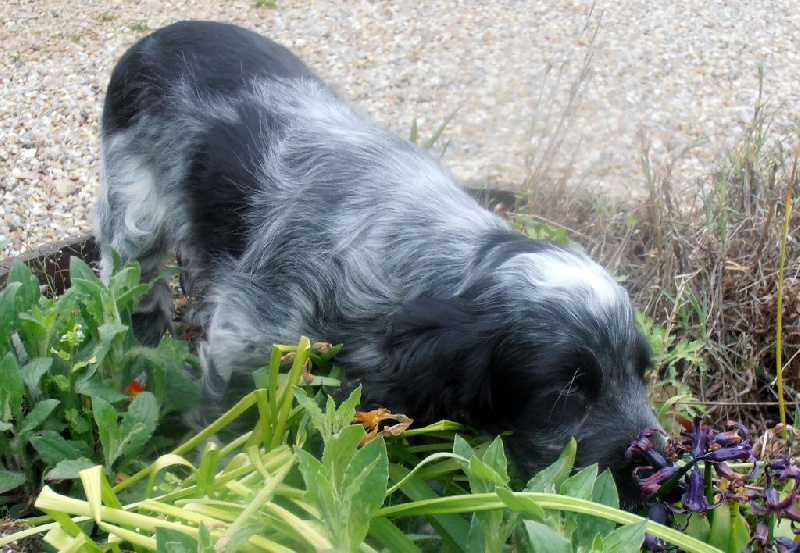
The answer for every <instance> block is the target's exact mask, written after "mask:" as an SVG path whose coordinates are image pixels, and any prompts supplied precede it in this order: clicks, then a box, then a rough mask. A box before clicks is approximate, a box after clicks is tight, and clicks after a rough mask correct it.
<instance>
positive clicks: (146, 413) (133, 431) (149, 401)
mask: <svg viewBox="0 0 800 553" xmlns="http://www.w3.org/2000/svg"><path fill="white" fill-rule="evenodd" d="M157 425H158V402H157V401H156V398H155V396H154V395H153V394H151V393H150V392H142V393H140V394H139V395H137V396H136V397H135V398H134V399H133V401H131V404H130V405H129V406H128V412H127V413H125V415H124V416H123V417H122V422H121V424H120V427H119V432H120V438H121V441H120V451H119V455H120V456H122V455H127V456H134V455H136V454H137V453H138V452H139V451H140V450H141V449H142V447H143V446H144V444H146V443H147V441H148V440H149V439H150V438H151V437H152V435H153V432H155V429H156V426H157Z"/></svg>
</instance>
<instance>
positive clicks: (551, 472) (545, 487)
mask: <svg viewBox="0 0 800 553" xmlns="http://www.w3.org/2000/svg"><path fill="white" fill-rule="evenodd" d="M577 449H578V443H577V442H576V441H575V438H571V439H570V441H569V443H567V446H566V447H565V448H564V451H562V452H561V455H560V456H559V457H558V459H557V460H556V462H554V463H553V464H552V465H550V466H549V467H547V468H545V469H543V470H541V471H539V472H538V473H537V474H536V476H534V477H533V478H531V479H530V481H528V484H527V485H526V486H525V491H527V492H545V493H555V492H556V490H557V489H558V488H559V487H560V486H561V483H562V482H564V480H566V478H567V476H569V474H570V473H571V472H572V467H573V465H574V464H575V452H576V451H577Z"/></svg>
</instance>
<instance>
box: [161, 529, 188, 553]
mask: <svg viewBox="0 0 800 553" xmlns="http://www.w3.org/2000/svg"><path fill="white" fill-rule="evenodd" d="M197 551H198V544H197V540H196V539H194V538H193V537H192V536H190V535H188V534H185V533H183V532H180V531H178V530H173V529H172V528H156V552H157V553H197Z"/></svg>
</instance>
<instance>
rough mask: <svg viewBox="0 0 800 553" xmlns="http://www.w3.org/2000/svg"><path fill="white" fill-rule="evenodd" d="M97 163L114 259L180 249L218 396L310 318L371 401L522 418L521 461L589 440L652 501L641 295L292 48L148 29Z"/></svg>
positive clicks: (206, 30)
mask: <svg viewBox="0 0 800 553" xmlns="http://www.w3.org/2000/svg"><path fill="white" fill-rule="evenodd" d="M102 158H103V177H102V191H101V196H100V201H99V203H98V211H97V217H98V219H97V237H98V239H99V242H100V244H101V246H102V248H103V250H104V251H103V261H102V270H103V273H104V274H105V276H106V277H107V276H108V273H109V272H110V266H111V261H110V253H109V252H110V248H113V249H114V250H116V251H117V252H119V254H120V255H121V256H122V258H123V260H127V259H136V260H138V261H139V262H140V263H141V266H142V271H143V276H144V278H145V279H152V278H153V277H155V276H156V275H158V274H159V272H160V271H161V270H162V268H163V263H164V259H165V257H166V256H167V254H168V251H169V250H170V249H171V248H173V247H174V248H175V250H176V251H177V254H178V255H179V256H180V259H181V260H182V264H183V266H184V267H185V269H186V271H187V275H188V277H189V279H190V283H191V289H190V293H191V295H192V296H193V297H195V298H199V300H200V302H201V306H202V307H201V311H200V313H201V317H202V319H203V322H204V324H205V326H206V328H207V329H208V343H207V344H206V346H205V348H204V352H203V358H204V366H205V368H204V376H203V382H202V393H203V397H204V401H205V402H206V403H205V404H204V405H205V406H208V407H209V408H210V407H212V406H215V405H216V406H221V405H222V403H223V398H224V397H225V396H229V395H231V394H234V395H235V394H236V393H237V392H236V391H235V390H234V391H232V389H234V388H235V386H234V385H235V384H236V383H237V382H240V383H243V385H244V386H245V387H251V386H252V380H251V378H250V375H249V373H250V372H251V371H252V370H253V369H254V368H255V367H258V366H261V365H262V364H264V362H265V360H266V359H268V349H269V347H270V345H271V344H273V343H294V342H296V341H297V339H298V337H299V336H300V335H302V334H305V335H308V336H309V337H311V338H312V339H318V340H326V341H329V342H333V343H343V344H344V349H343V350H342V352H341V355H340V356H339V361H340V363H341V365H342V366H343V367H345V369H346V371H347V372H348V375H349V376H351V377H353V378H354V379H359V380H360V381H361V383H362V384H363V401H364V403H365V404H367V405H370V406H372V405H382V406H386V407H388V408H390V409H392V410H393V411H395V412H402V413H406V414H408V415H409V416H411V417H414V418H415V419H416V420H417V421H418V422H419V423H429V422H432V421H436V420H439V419H443V418H447V419H452V420H455V421H459V422H463V423H466V424H470V425H473V426H475V427H478V428H481V429H484V430H487V431H489V432H496V433H499V432H502V431H505V430H511V431H512V434H511V435H510V436H509V437H508V439H507V445H508V447H509V449H510V452H511V454H512V457H513V459H514V460H515V461H516V463H517V465H518V467H519V468H520V469H521V470H522V472H523V474H532V473H533V472H535V471H537V470H538V469H541V468H542V467H544V466H546V465H547V464H548V463H550V462H552V461H553V460H554V459H555V458H556V456H557V455H558V454H559V452H560V451H561V450H562V448H563V447H564V445H565V444H566V442H567V440H568V439H569V437H570V436H575V437H576V439H577V440H578V444H579V446H578V463H579V464H581V465H587V464H591V463H593V462H599V463H600V465H601V466H602V467H610V468H611V469H612V471H613V473H614V475H615V477H616V479H617V482H618V483H619V485H620V488H621V493H622V496H623V499H624V500H625V501H626V502H627V503H628V504H632V503H635V502H636V501H637V500H638V499H639V495H638V493H639V492H638V489H637V488H636V486H635V484H634V483H633V481H632V478H631V470H632V467H631V466H630V464H629V463H628V462H627V461H626V459H625V455H624V452H625V449H626V446H627V445H628V444H629V442H630V441H631V440H633V439H635V438H636V437H637V435H638V434H639V432H640V431H641V430H642V429H643V428H645V427H657V426H658V423H657V421H656V419H655V416H654V414H653V411H652V408H651V406H650V404H649V402H648V400H647V395H646V391H645V386H644V384H643V376H644V371H645V368H646V367H647V366H648V364H649V362H650V352H649V349H648V346H647V343H646V341H645V339H644V337H643V336H642V335H641V333H640V332H639V331H638V330H637V327H636V323H635V320H634V312H633V308H632V307H631V303H630V301H629V298H628V295H627V294H626V292H625V290H624V289H623V288H622V287H620V286H619V285H618V284H617V283H615V281H614V280H613V279H612V278H611V277H610V276H609V275H608V274H607V273H606V272H605V271H604V270H603V269H602V268H601V267H600V266H598V265H597V264H595V263H594V262H593V261H591V260H590V259H589V258H588V257H587V256H586V255H583V254H581V253H578V252H576V251H573V250H571V249H568V248H564V247H561V246H559V245H556V244H553V243H549V242H542V241H534V240H530V239H527V238H524V237H522V236H520V235H519V234H517V233H515V232H514V231H513V230H511V229H510V228H509V227H508V225H507V224H506V223H505V222H504V221H503V220H502V219H500V218H499V217H497V216H495V215H493V214H491V213H489V212H488V211H486V210H484V209H483V208H481V207H480V206H478V204H477V203H476V202H474V201H473V200H472V199H471V198H470V197H468V196H467V194H465V193H464V192H463V191H462V190H461V189H460V188H459V187H458V185H457V184H456V182H455V181H454V179H453V178H452V177H451V176H450V175H449V174H448V173H447V171H446V170H445V169H443V168H442V166H441V165H440V164H439V163H438V161H437V160H435V159H434V158H433V157H431V156H430V155H428V154H427V153H426V152H425V151H423V150H421V149H420V148H417V147H416V146H414V145H412V144H410V143H409V142H407V141H405V140H403V139H401V138H399V137H397V136H395V135H394V134H392V133H390V132H388V131H386V130H384V129H382V128H380V127H379V126H377V125H376V124H374V123H372V122H370V121H369V120H368V119H367V118H366V117H365V116H364V115H363V114H362V113H360V112H359V111H358V110H357V109H355V108H353V107H352V106H351V105H349V104H348V103H347V102H345V101H344V100H342V99H341V98H340V97H339V96H338V95H337V94H336V93H334V92H333V91H332V90H331V89H330V88H328V87H327V86H326V85H325V84H323V83H322V82H321V81H320V80H319V79H318V78H317V77H316V76H315V75H314V74H313V73H312V72H311V71H310V70H309V69H308V68H307V67H306V66H305V65H304V64H303V63H302V62H301V61H300V60H299V59H298V58H297V57H295V56H294V55H293V54H291V53H290V52H289V51H288V50H286V49H285V48H283V47H281V46H279V45H278V44H275V43H274V42H272V41H270V40H268V39H266V38H263V37H261V36H259V35H257V34H255V33H252V32H250V31H247V30H244V29H242V28H239V27H236V26H233V25H226V24H220V23H210V22H182V23H176V24H173V25H170V26H168V27H166V28H164V29H161V30H159V31H156V32H154V33H153V34H151V35H149V36H147V37H145V38H143V39H142V40H140V41H139V42H138V43H137V44H135V45H134V46H133V47H132V48H130V49H129V50H128V51H127V52H126V53H125V54H124V56H123V57H122V59H121V60H120V61H119V63H118V64H117V66H116V68H115V69H114V72H113V74H112V76H111V83H110V85H109V87H108V95H107V98H106V101H105V106H104V111H103V136H102ZM171 303H172V300H171V297H170V293H169V290H168V289H167V287H166V285H164V284H163V283H162V284H159V285H158V286H156V287H155V288H154V289H153V291H152V293H151V294H150V295H149V296H148V297H147V298H146V299H145V300H144V301H143V302H142V304H141V305H140V307H139V312H138V313H137V315H136V317H135V321H134V324H135V330H136V332H137V334H138V336H139V337H140V338H141V339H142V340H143V341H145V342H150V343H152V342H154V341H157V340H158V339H159V337H160V336H161V335H162V334H163V332H164V331H166V330H167V329H168V327H169V324H170V320H171V315H170V307H171ZM240 386H241V384H240ZM204 408H205V407H204Z"/></svg>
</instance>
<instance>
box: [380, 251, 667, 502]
mask: <svg viewBox="0 0 800 553" xmlns="http://www.w3.org/2000/svg"><path fill="white" fill-rule="evenodd" d="M479 257H480V260H479V262H478V263H477V264H476V267H475V268H474V271H473V273H474V276H473V277H472V278H470V280H469V282H468V283H467V285H465V286H464V287H463V289H462V290H460V291H459V293H458V294H457V295H455V296H452V297H448V298H420V299H418V300H415V301H414V302H411V303H410V304H408V305H406V306H405V308H404V309H403V311H402V312H401V313H400V314H399V315H398V316H397V319H396V321H395V325H394V329H393V333H392V335H391V338H390V340H391V343H390V344H389V347H390V348H391V351H392V352H393V353H392V355H393V357H392V360H393V362H392V364H393V367H391V368H390V370H389V371H387V372H384V373H383V374H384V377H386V375H388V374H391V377H389V378H390V380H391V382H385V383H384V384H386V385H385V386H382V387H381V386H378V387H377V388H378V389H382V390H383V392H378V394H379V395H383V396H384V397H379V398H375V397H374V396H373V398H372V399H373V400H377V402H380V403H383V404H385V405H389V406H391V407H394V408H396V409H403V410H404V411H405V412H407V413H408V414H411V415H412V416H415V417H416V418H417V419H419V420H420V422H423V423H425V422H432V421H434V420H438V419H442V418H449V419H453V420H456V421H459V422H463V423H466V424H470V425H474V426H476V427H478V428H482V429H486V430H489V431H492V432H497V433H499V432H503V431H505V430H511V431H512V433H511V435H510V436H508V438H507V440H506V444H507V447H508V448H509V451H510V453H511V457H512V459H513V460H514V462H515V465H516V466H517V468H518V470H519V471H520V473H521V474H522V475H523V476H526V477H527V476H531V475H533V474H534V473H535V472H537V471H538V470H540V469H542V468H544V467H546V466H547V465H548V464H550V463H552V462H553V461H555V459H556V458H557V457H558V455H559V454H560V452H561V451H562V450H563V448H564V447H565V446H566V444H567V442H568V440H569V439H570V437H571V436H574V437H575V438H576V440H577V442H578V452H577V460H576V465H577V466H587V465H590V464H592V463H599V465H600V467H601V469H603V468H610V469H611V471H612V473H613V474H614V477H615V480H616V482H617V485H618V489H619V492H620V497H621V500H622V503H623V504H624V505H626V506H629V507H630V506H633V505H635V504H637V503H639V502H640V501H641V493H640V491H639V489H638V487H637V486H636V484H635V482H634V481H633V478H632V471H633V469H634V467H633V466H631V465H630V463H629V462H628V461H626V458H625V451H626V448H627V447H628V445H629V444H630V442H631V441H633V440H635V439H636V438H637V436H638V435H639V433H640V432H641V430H643V429H644V428H647V427H658V426H659V425H658V422H657V420H656V417H655V415H654V413H653V409H652V407H651V405H650V403H649V401H648V399H647V393H646V388H645V383H644V374H645V370H646V369H647V367H648V366H649V365H650V349H649V347H648V344H647V341H646V339H645V338H644V336H643V335H642V334H641V332H640V331H639V330H638V329H637V327H636V323H635V317H634V311H633V308H632V306H631V304H630V300H629V298H628V295H627V293H626V292H625V290H624V289H623V288H622V287H620V286H619V285H618V284H617V283H616V282H614V280H613V279H612V278H611V277H610V276H609V275H608V274H607V273H606V272H605V271H604V270H603V269H602V268H600V267H599V266H598V265H597V264H595V263H594V262H592V261H591V260H589V259H588V258H587V257H586V256H585V255H582V254H580V253H577V252H573V251H571V250H568V249H566V248H563V247H560V246H557V245H555V244H552V243H547V242H538V241H532V240H528V239H519V238H516V237H513V238H512V237H509V238H505V239H502V240H498V241H496V243H493V244H490V245H489V246H487V247H486V249H485V251H483V252H481V254H480V256H479ZM375 389H376V388H373V390H375Z"/></svg>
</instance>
